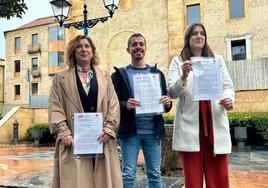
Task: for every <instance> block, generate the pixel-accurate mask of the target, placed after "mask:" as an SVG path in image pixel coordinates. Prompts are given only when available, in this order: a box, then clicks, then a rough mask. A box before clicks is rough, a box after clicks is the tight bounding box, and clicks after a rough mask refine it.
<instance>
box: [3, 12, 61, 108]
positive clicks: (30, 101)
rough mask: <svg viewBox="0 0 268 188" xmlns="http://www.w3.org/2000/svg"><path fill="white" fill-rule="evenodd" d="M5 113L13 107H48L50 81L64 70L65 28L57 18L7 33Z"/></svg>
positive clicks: (33, 23) (46, 19)
mask: <svg viewBox="0 0 268 188" xmlns="http://www.w3.org/2000/svg"><path fill="white" fill-rule="evenodd" d="M4 34H5V40H6V74H5V90H4V101H5V112H8V111H9V110H10V109H11V108H12V107H14V106H24V107H46V106H47V102H48V93H49V87H50V83H51V80H52V78H53V75H54V73H55V72H56V71H58V70H62V69H64V68H65V67H64V50H65V48H64V44H65V40H64V29H63V28H60V27H59V26H58V25H57V22H56V21H55V18H54V17H46V18H40V19H37V20H34V21H32V22H30V23H28V24H25V25H23V26H21V27H19V28H17V29H15V30H12V31H6V32H5V33H4Z"/></svg>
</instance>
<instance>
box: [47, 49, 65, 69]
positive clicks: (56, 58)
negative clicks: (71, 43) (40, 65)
mask: <svg viewBox="0 0 268 188" xmlns="http://www.w3.org/2000/svg"><path fill="white" fill-rule="evenodd" d="M48 58H49V59H48V66H49V67H57V66H59V67H62V66H64V53H63V52H49V53H48Z"/></svg>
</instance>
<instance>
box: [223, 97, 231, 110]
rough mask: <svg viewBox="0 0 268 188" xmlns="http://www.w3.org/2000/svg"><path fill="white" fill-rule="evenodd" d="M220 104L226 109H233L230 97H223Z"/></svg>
mask: <svg viewBox="0 0 268 188" xmlns="http://www.w3.org/2000/svg"><path fill="white" fill-rule="evenodd" d="M220 105H222V106H223V107H224V108H225V109H226V110H232V109H233V101H232V99H231V98H228V97H227V98H224V99H221V100H220Z"/></svg>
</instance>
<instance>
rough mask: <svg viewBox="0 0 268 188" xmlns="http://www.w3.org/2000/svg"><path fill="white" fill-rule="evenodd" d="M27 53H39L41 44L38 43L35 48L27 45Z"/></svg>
mask: <svg viewBox="0 0 268 188" xmlns="http://www.w3.org/2000/svg"><path fill="white" fill-rule="evenodd" d="M27 52H28V53H29V54H32V53H37V52H41V44H40V43H39V44H38V45H35V46H33V45H30V44H29V45H28V47H27Z"/></svg>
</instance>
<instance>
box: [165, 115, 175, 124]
mask: <svg viewBox="0 0 268 188" xmlns="http://www.w3.org/2000/svg"><path fill="white" fill-rule="evenodd" d="M163 118H164V124H173V123H174V116H164V117H163Z"/></svg>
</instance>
